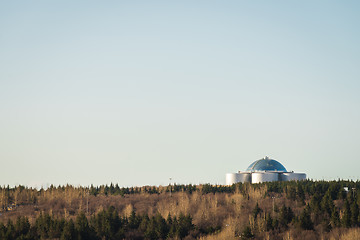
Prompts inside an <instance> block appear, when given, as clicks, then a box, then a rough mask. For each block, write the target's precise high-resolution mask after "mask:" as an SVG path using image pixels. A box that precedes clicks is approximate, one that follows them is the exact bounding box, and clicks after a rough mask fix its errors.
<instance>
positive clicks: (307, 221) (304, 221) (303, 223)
mask: <svg viewBox="0 0 360 240" xmlns="http://www.w3.org/2000/svg"><path fill="white" fill-rule="evenodd" d="M299 220H300V227H301V228H302V229H305V230H312V229H314V223H313V222H312V221H311V216H310V210H309V208H308V206H307V207H306V208H305V209H304V210H303V212H302V213H301V215H300V219H299Z"/></svg>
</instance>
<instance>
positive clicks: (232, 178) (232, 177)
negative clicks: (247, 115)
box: [226, 173, 239, 185]
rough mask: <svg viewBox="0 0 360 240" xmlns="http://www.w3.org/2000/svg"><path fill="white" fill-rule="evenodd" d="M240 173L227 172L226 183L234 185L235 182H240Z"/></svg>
mask: <svg viewBox="0 0 360 240" xmlns="http://www.w3.org/2000/svg"><path fill="white" fill-rule="evenodd" d="M238 175H239V174H237V173H227V174H226V185H233V184H234V183H237V182H238Z"/></svg>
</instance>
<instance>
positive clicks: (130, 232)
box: [0, 207, 209, 240]
mask: <svg viewBox="0 0 360 240" xmlns="http://www.w3.org/2000/svg"><path fill="white" fill-rule="evenodd" d="M194 229H195V226H194V224H193V223H192V219H191V217H190V216H189V215H184V214H180V215H179V216H178V217H176V216H174V217H172V216H171V215H168V217H167V218H166V219H164V218H163V217H162V216H161V215H160V214H156V215H155V216H152V217H149V216H148V215H147V214H144V215H137V214H136V212H135V211H133V212H132V213H131V215H130V216H129V217H126V216H124V217H120V216H119V214H118V212H117V211H116V209H115V208H114V207H109V208H108V209H107V210H103V211H101V212H99V213H98V214H96V215H94V216H92V217H90V218H89V219H88V218H87V217H86V216H85V214H84V213H83V212H81V213H79V214H78V215H77V217H76V219H75V220H73V219H69V220H65V219H64V218H55V217H52V216H51V215H49V214H48V213H44V214H40V215H39V216H38V217H37V218H36V219H35V223H34V224H33V225H32V224H30V222H29V219H28V218H27V217H18V218H17V220H16V221H15V222H12V221H11V220H9V221H8V222H7V223H6V224H3V223H0V239H4V240H16V239H19V240H20V239H22V240H25V239H29V240H32V239H64V240H72V239H79V240H80V239H86V240H100V239H106V240H111V239H175V238H176V239H183V238H185V237H186V236H188V235H189V234H190V232H191V231H192V237H194V238H196V237H198V236H200V235H201V234H205V233H209V232H206V231H205V230H204V229H200V230H197V231H194Z"/></svg>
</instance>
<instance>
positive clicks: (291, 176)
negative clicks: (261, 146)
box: [226, 157, 306, 185]
mask: <svg viewBox="0 0 360 240" xmlns="http://www.w3.org/2000/svg"><path fill="white" fill-rule="evenodd" d="M301 180H306V174H305V173H294V172H288V171H287V170H286V168H285V167H284V166H283V165H282V164H281V163H279V162H278V161H276V160H274V159H270V158H268V157H264V158H262V159H260V160H257V161H255V162H253V163H252V164H250V166H249V167H248V168H247V169H246V171H244V172H241V171H239V172H238V173H227V174H226V185H232V184H234V183H238V182H242V183H246V182H248V183H262V182H275V181H301Z"/></svg>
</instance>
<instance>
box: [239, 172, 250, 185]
mask: <svg viewBox="0 0 360 240" xmlns="http://www.w3.org/2000/svg"><path fill="white" fill-rule="evenodd" d="M238 182H242V183H247V182H249V183H251V173H238Z"/></svg>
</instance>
